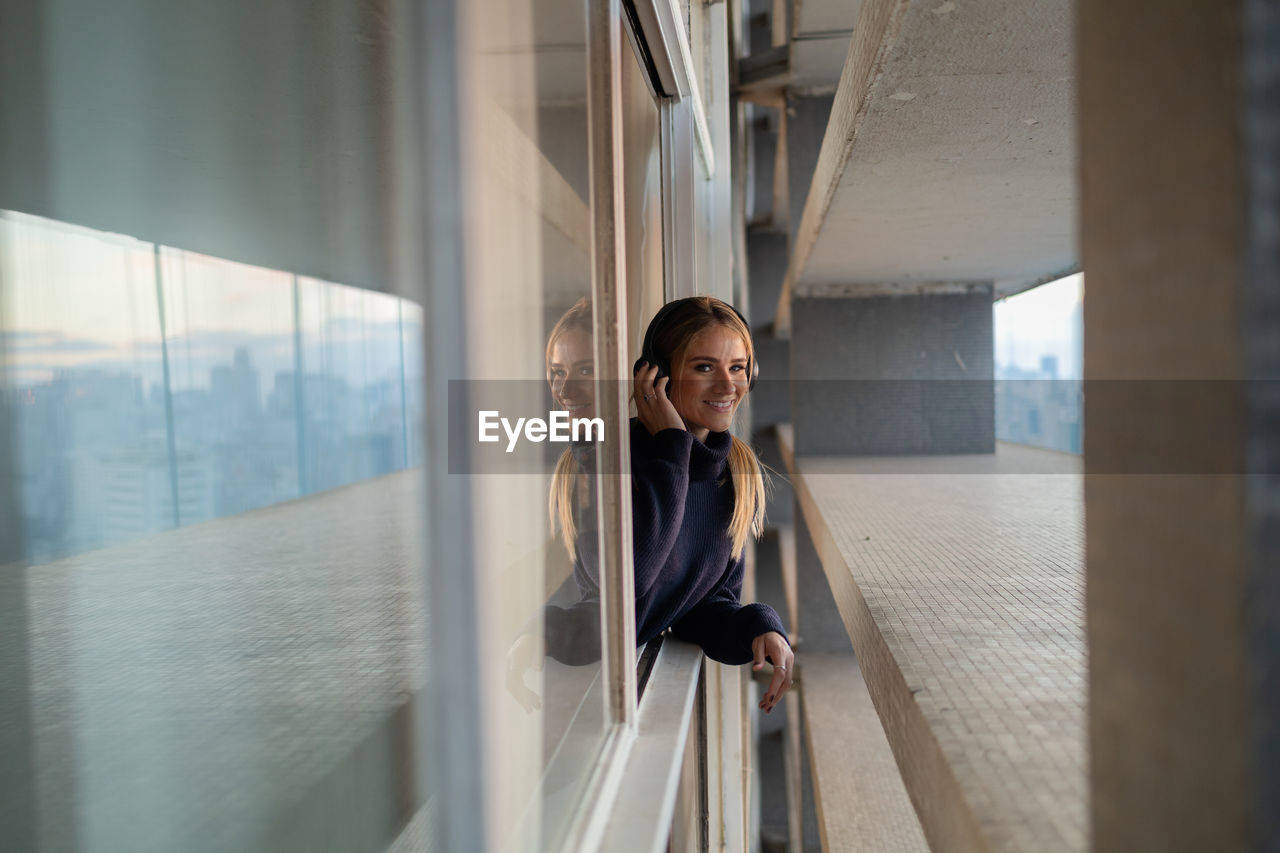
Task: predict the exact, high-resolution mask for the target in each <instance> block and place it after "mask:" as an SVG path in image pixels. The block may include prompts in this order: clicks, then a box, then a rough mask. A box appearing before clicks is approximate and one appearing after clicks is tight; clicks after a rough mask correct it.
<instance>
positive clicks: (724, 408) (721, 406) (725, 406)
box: [702, 400, 733, 412]
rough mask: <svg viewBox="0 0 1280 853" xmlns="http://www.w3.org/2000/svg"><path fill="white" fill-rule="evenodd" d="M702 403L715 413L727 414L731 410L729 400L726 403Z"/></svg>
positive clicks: (709, 401) (705, 401) (731, 402)
mask: <svg viewBox="0 0 1280 853" xmlns="http://www.w3.org/2000/svg"><path fill="white" fill-rule="evenodd" d="M702 402H704V403H706V404H707V405H708V406H710V407H711V408H713V409H715V410H716V411H717V412H728V411H729V410H730V409H732V408H733V401H732V400H729V401H728V402H726V403H717V402H715V401H714V400H703V401H702Z"/></svg>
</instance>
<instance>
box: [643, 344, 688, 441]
mask: <svg viewBox="0 0 1280 853" xmlns="http://www.w3.org/2000/svg"><path fill="white" fill-rule="evenodd" d="M657 375H658V365H656V364H649V362H647V361H646V362H642V363H641V364H640V369H639V370H637V371H636V375H635V379H634V385H633V391H632V395H631V396H632V399H634V400H635V401H636V414H637V415H639V416H640V423H642V424H644V428H645V429H647V430H649V434H650V435H657V434H658V433H660V432H662V431H663V430H664V429H685V425H684V419H683V418H681V417H680V415H679V413H678V412H676V407H675V406H673V405H671V400H670V399H668V398H667V382H668V380H669V379H670V378H671V377H669V376H664V377H662V378H661V379H658V380H657V381H654V380H655V377H656V376H657Z"/></svg>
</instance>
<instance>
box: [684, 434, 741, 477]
mask: <svg viewBox="0 0 1280 853" xmlns="http://www.w3.org/2000/svg"><path fill="white" fill-rule="evenodd" d="M732 445H733V437H732V436H731V435H729V433H728V432H711V433H707V440H706V442H701V441H698V439H697V438H694V439H693V447H692V449H691V450H690V451H689V479H690V480H715V479H718V478H719V477H720V475H721V474H722V473H724V467H725V462H726V461H727V460H728V458H729V448H730V447H731V446H732Z"/></svg>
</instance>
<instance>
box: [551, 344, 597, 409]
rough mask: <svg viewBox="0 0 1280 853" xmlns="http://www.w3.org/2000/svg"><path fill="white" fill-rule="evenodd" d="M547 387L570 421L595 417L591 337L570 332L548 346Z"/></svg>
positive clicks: (593, 363) (593, 365) (593, 364)
mask: <svg viewBox="0 0 1280 853" xmlns="http://www.w3.org/2000/svg"><path fill="white" fill-rule="evenodd" d="M547 384H548V385H550V386H551V396H553V397H555V401H556V405H558V406H559V407H560V408H562V409H564V410H565V411H567V412H568V413H569V417H571V418H591V417H595V403H596V399H595V395H596V388H595V362H594V355H593V354H592V346H591V335H589V334H587V333H586V332H584V331H583V330H581V329H570V330H568V331H567V332H565V333H564V334H562V335H561V336H560V339H559V340H557V341H556V342H555V344H553V345H552V347H551V360H550V361H549V362H548V363H547Z"/></svg>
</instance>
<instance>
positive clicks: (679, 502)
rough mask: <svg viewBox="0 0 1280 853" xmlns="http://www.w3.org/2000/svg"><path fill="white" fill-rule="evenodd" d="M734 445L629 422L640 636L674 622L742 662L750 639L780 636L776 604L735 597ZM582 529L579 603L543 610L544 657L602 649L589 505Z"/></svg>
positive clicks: (683, 633) (738, 562)
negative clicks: (730, 467) (744, 601)
mask: <svg viewBox="0 0 1280 853" xmlns="http://www.w3.org/2000/svg"><path fill="white" fill-rule="evenodd" d="M730 445H731V437H730V435H729V433H727V432H718V433H717V432H713V433H710V434H709V435H708V436H707V441H706V443H705V444H704V443H703V442H701V441H698V440H697V439H696V438H694V437H693V435H692V434H691V433H690V432H688V431H687V430H683V429H666V430H662V431H661V432H659V433H658V434H657V435H650V434H649V431H648V430H647V429H646V428H645V427H644V425H643V424H641V423H640V421H639V420H636V419H633V420H632V421H631V484H632V487H631V503H632V533H633V540H634V546H635V584H636V639H637V642H638V643H641V644H643V643H647V642H648V641H649V640H651V639H653V638H654V637H656V636H658V634H661V633H662V632H663V631H664V630H666V629H667V628H671V629H672V631H673V632H674V633H675V635H676V636H677V637H680V638H682V639H686V640H689V641H690V642H694V643H697V644H698V645H699V646H701V647H702V649H703V650H704V651H705V652H706V653H707V655H708V656H709V657H711V658H713V659H715V660H718V661H720V662H722V663H728V664H741V663H747V662H749V661H750V660H751V659H752V654H751V641H752V640H754V639H755V638H756V637H758V636H760V635H761V634H764V633H767V632H769V631H777V632H778V633H779V634H783V636H785V633H784V632H783V630H782V622H781V620H780V619H779V618H778V614H777V613H776V612H775V611H774V610H773V608H772V607H769V606H768V605H766V604H746V605H744V604H742V603H741V601H740V599H741V596H742V579H743V572H744V560H743V555H742V554H738V555H734V554H732V553H731V550H732V547H733V541H732V540H731V539H730V537H729V532H728V527H729V520H730V519H731V518H732V516H733V500H734V492H733V482H732V478H731V477H730V475H729V470H728V457H729V448H730ZM578 531H579V532H578V536H577V539H576V541H575V545H576V549H577V553H578V559H577V560H576V561H575V565H574V580H575V581H576V582H577V585H578V588H579V591H580V592H581V593H582V596H583V600H582V601H581V602H579V604H577V605H575V606H574V607H573V608H569V609H568V610H567V611H566V610H561V608H557V607H554V606H549V607H548V608H547V613H546V616H547V638H548V649H547V651H548V654H551V655H552V656H553V657H556V658H558V659H560V660H564V661H565V662H569V663H573V662H586V661H587V660H592V659H597V658H598V656H599V637H598V633H599V628H598V624H599V623H598V621H597V622H595V623H594V624H592V619H591V614H598V610H597V609H593V608H598V606H599V595H600V589H599V583H598V582H597V566H598V565H599V563H598V560H597V539H596V533H595V524H594V512H584V513H582V514H581V516H580V524H579V527H578ZM557 611H558V612H557ZM574 611H576V612H574ZM575 617H576V618H575ZM597 618H598V616H597ZM593 632H594V634H596V635H597V636H595V637H593V636H591V635H592V633H593ZM570 646H571V647H570ZM572 658H580V660H579V661H575V660H572Z"/></svg>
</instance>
